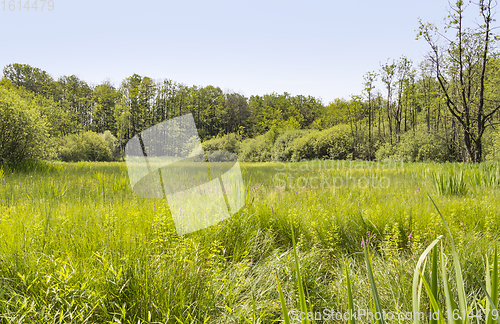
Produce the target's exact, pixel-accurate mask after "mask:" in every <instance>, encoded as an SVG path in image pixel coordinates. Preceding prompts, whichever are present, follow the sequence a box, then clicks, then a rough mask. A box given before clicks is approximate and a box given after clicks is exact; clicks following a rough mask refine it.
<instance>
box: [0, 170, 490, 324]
mask: <svg viewBox="0 0 500 324" xmlns="http://www.w3.org/2000/svg"><path fill="white" fill-rule="evenodd" d="M315 163H318V162H315ZM316 165H317V164H316ZM241 166H242V172H243V176H244V181H245V183H246V185H247V193H248V194H247V205H246V207H245V208H244V209H243V210H242V211H240V212H239V213H238V214H237V215H235V216H232V217H231V218H230V219H228V220H225V221H223V222H221V223H219V224H218V225H216V226H212V227H210V228H207V229H205V230H203V231H199V232H195V233H191V234H189V235H186V236H183V237H179V236H177V235H176V232H175V228H174V225H173V222H172V219H171V215H170V211H169V209H168V205H167V204H166V203H165V201H162V200H161V199H152V200H149V199H142V198H138V197H135V196H134V195H133V193H132V192H131V189H130V184H129V181H128V178H127V171H126V167H125V164H123V163H70V164H66V163H42V164H36V163H32V164H26V165H25V166H23V167H22V168H21V167H20V168H17V169H16V168H13V167H9V166H3V168H1V170H3V172H4V174H3V177H2V178H0V278H2V279H0V294H1V296H2V297H1V298H0V318H2V321H4V322H7V323H8V322H14V323H15V322H19V323H21V322H25V323H30V322H31V323H53V322H57V323H59V322H61V323H109V322H118V321H120V322H122V323H138V322H140V323H160V322H161V323H165V322H167V323H203V322H207V323H228V322H234V323H248V322H251V323H272V322H273V321H279V320H285V315H284V314H283V309H282V307H283V306H282V305H283V304H282V300H283V301H284V302H285V303H286V305H287V307H288V309H292V308H294V309H301V307H302V306H301V305H303V304H304V303H302V304H301V301H302V300H305V302H306V304H307V309H308V311H314V312H316V311H321V310H322V309H324V308H326V307H337V306H338V308H339V309H338V310H339V311H346V310H348V309H351V308H352V309H354V308H360V307H363V308H370V307H372V308H373V309H374V310H375V309H376V308H377V307H378V306H377V305H376V304H374V303H372V300H373V290H372V288H370V282H371V281H370V279H369V277H368V273H367V269H368V266H369V267H371V268H372V275H373V278H372V279H373V283H376V291H377V294H378V296H379V304H380V308H383V309H389V308H394V307H395V306H394V305H395V304H397V305H398V307H399V309H401V310H403V311H411V310H412V294H411V291H412V281H411V274H412V272H411V271H410V269H413V268H414V267H415V265H416V263H417V259H418V256H419V255H420V254H421V253H422V251H423V248H421V247H422V246H426V245H428V244H430V243H431V242H432V241H433V239H434V238H435V237H437V236H439V235H442V234H446V233H447V232H446V231H447V230H446V227H445V226H444V224H443V222H442V221H441V218H440V216H439V214H438V213H436V209H435V208H434V207H433V206H432V205H431V204H429V201H428V197H427V195H426V193H433V192H434V180H433V178H432V174H433V173H444V172H446V171H447V168H448V166H447V165H440V164H432V163H431V164H424V163H420V164H409V165H401V166H398V167H391V168H384V166H383V165H380V164H377V163H365V164H363V163H354V164H342V163H340V162H339V163H337V164H333V165H332V166H331V167H330V166H328V167H327V168H318V167H315V168H312V167H311V165H310V164H309V165H308V164H307V163H305V162H302V163H293V164H290V165H285V170H283V165H282V164H279V163H260V164H257V163H255V164H246V163H242V164H241ZM454 167H455V168H456V171H462V172H463V173H464V179H466V180H467V179H469V178H470V177H469V175H471V174H474V173H479V174H481V172H486V171H487V170H482V169H481V166H477V167H476V166H472V167H471V166H465V165H464V166H460V165H456V166H454ZM492 170H493V169H492ZM280 172H282V174H283V175H284V176H285V177H287V176H290V177H291V176H293V177H294V179H295V180H292V181H289V182H288V184H287V186H283V187H282V186H280V184H281V182H280V181H281V179H282V178H279V177H276V175H277V174H279V173H280ZM485 174H486V173H485ZM322 176H325V177H342V178H343V179H348V182H346V183H345V184H344V185H343V186H338V187H333V186H330V187H321V186H319V184H320V183H321V177H322ZM300 177H304V178H306V179H307V180H308V183H307V185H303V181H304V180H300V182H299V183H297V181H296V180H297V179H298V178H300ZM314 177H318V179H319V180H318V179H314ZM385 177H387V179H388V180H389V181H388V186H387V187H383V188H382V187H380V186H378V187H377V186H373V185H372V184H375V185H380V184H385V183H387V182H383V181H385V180H384V179H385ZM3 178H5V184H4V183H3ZM365 178H366V179H369V181H370V182H369V185H368V186H367V187H363V186H362V185H360V184H363V183H364V181H366V180H364V179H365ZM360 180H361V181H360ZM304 183H305V182H304ZM318 186H319V187H318ZM467 186H468V190H467V194H465V195H440V196H438V197H437V198H436V204H437V205H439V206H440V209H441V211H442V212H443V215H448V216H447V221H448V226H449V230H450V231H451V233H452V234H453V237H454V238H455V240H456V241H455V244H456V245H457V254H458V255H459V256H460V257H461V258H462V259H463V258H464V257H466V258H468V259H469V260H470V261H471V262H472V265H471V266H470V267H471V268H474V269H479V268H480V266H481V265H484V262H483V260H482V259H481V256H482V255H484V254H485V253H486V252H487V251H488V250H489V249H491V247H492V246H493V242H494V240H496V235H497V234H496V233H497V228H500V221H499V218H498V217H497V216H498V215H500V205H499V204H496V203H495V200H494V197H497V196H498V194H499V188H498V187H496V186H489V187H484V186H483V185H476V184H475V182H474V183H472V182H470V183H467ZM485 215H486V217H485ZM367 231H369V232H370V235H371V239H370V246H369V247H366V248H367V249H368V248H369V250H367V253H368V256H369V263H367V261H366V260H367V259H365V251H364V250H363V249H361V248H360V245H359V240H360V238H361V237H364V236H366V235H367ZM410 233H411V234H412V238H411V240H409V239H408V236H409V235H410ZM388 247H390V249H391V251H393V253H392V254H391V256H390V258H389V256H388V254H386V253H385V252H384V251H386V250H387V248H388ZM443 249H444V251H447V250H446V249H447V245H446V244H444V245H443ZM448 249H449V248H448ZM438 252H439V250H438ZM439 255H440V254H439V253H438V256H439ZM295 258H297V259H295ZM294 260H298V262H299V263H300V264H298V263H297V262H295V261H294ZM439 261H441V259H439ZM432 263H433V262H432V261H429V264H432ZM437 265H438V271H437V272H436V273H438V272H439V271H441V270H440V269H441V268H440V262H438V263H437ZM445 265H446V267H448V263H445ZM299 266H300V267H299ZM467 269H469V267H468V268H467ZM273 272H274V273H273ZM429 273H430V274H431V276H432V273H434V272H433V271H432V269H431V270H429V269H428V270H425V271H424V272H423V274H424V275H426V274H427V275H428V274H429ZM347 275H349V278H348V279H347ZM491 276H492V277H493V274H491ZM276 277H278V280H279V283H280V288H281V291H282V294H280V293H279V291H278V289H277V281H276V280H277V279H276ZM298 277H300V279H298ZM472 277H473V275H472V272H471V271H465V272H464V278H463V279H464V283H465V285H471V287H472V288H474V289H475V290H474V289H473V290H472V292H473V293H474V294H476V290H478V289H480V287H478V286H477V285H475V284H473V282H474V281H473V278H472ZM439 278H440V277H439ZM347 280H348V282H349V284H347ZM441 281H442V280H439V285H440V290H439V291H440V293H438V298H440V297H441V296H442V294H443V290H442V285H443V283H441ZM449 281H450V285H451V284H454V282H455V281H456V278H455V276H451V279H450V280H449ZM300 282H301V284H300ZM420 282H421V287H422V288H421V289H422V290H424V289H425V287H424V284H423V282H422V281H420ZM429 283H430V285H431V286H432V279H431V280H430V281H429ZM492 286H493V283H492ZM299 287H302V288H303V289H304V290H303V293H304V299H303V298H302V297H301V296H300V292H299V290H298V289H299ZM348 287H349V288H348ZM453 287H454V286H453ZM453 287H452V288H450V289H451V291H452V293H453V294H456V292H455V290H454V289H455V288H453ZM363 288H368V289H363ZM491 289H492V293H491V295H493V289H494V288H493V287H492V288H491ZM476 295H477V296H478V298H483V300H484V294H483V295H479V294H476ZM476 295H475V296H476ZM492 298H493V297H492ZM441 302H442V301H441ZM421 306H422V307H430V306H431V305H430V304H429V301H428V300H424V299H422V302H421ZM483 307H485V306H483Z"/></svg>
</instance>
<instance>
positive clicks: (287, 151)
mask: <svg viewBox="0 0 500 324" xmlns="http://www.w3.org/2000/svg"><path fill="white" fill-rule="evenodd" d="M309 133H310V131H308V130H287V131H285V132H283V133H282V134H281V135H280V136H279V137H278V138H277V139H276V140H275V141H274V145H273V148H272V150H271V156H272V160H273V161H290V160H291V158H292V154H293V151H292V143H293V141H295V140H296V139H298V138H301V137H302V136H305V135H307V134H309Z"/></svg>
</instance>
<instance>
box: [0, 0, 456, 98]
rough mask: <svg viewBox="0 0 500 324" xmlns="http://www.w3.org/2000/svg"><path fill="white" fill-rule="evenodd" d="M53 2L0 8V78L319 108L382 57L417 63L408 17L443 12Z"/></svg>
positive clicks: (352, 6)
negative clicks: (19, 75)
mask: <svg viewBox="0 0 500 324" xmlns="http://www.w3.org/2000/svg"><path fill="white" fill-rule="evenodd" d="M5 1H6V2H7V3H8V0H5ZM17 1H18V0H16V2H17ZM25 1H26V0H22V3H23V5H24V3H25ZM53 1H54V10H53V11H51V12H49V11H47V8H45V9H44V11H43V12H40V11H38V12H34V11H33V10H30V11H29V12H27V11H26V10H25V9H23V10H22V11H21V12H19V11H18V10H17V9H16V11H14V12H11V11H9V10H8V7H7V8H6V10H5V11H4V10H3V8H2V4H1V3H0V35H1V44H2V45H1V50H0V66H1V67H2V68H3V67H4V66H5V65H7V64H9V63H16V62H17V63H27V64H30V65H32V66H36V67H39V68H41V69H43V70H46V71H47V72H49V73H50V74H51V75H52V76H53V77H54V78H58V77H59V76H62V75H71V74H75V75H77V76H78V77H80V78H82V79H84V80H86V81H87V82H89V83H92V84H98V83H100V82H102V81H103V80H104V79H108V78H109V79H110V80H111V81H112V82H113V83H114V84H115V85H119V83H120V82H121V81H122V80H123V78H125V77H127V76H130V75H132V74H133V73H138V74H140V75H143V76H149V77H152V78H154V79H159V78H169V79H172V80H175V81H178V82H181V83H184V84H187V85H201V86H205V85H209V84H211V85H214V86H219V87H221V88H222V89H223V90H234V91H238V92H240V93H243V94H244V95H246V96H248V97H249V96H250V95H262V94H265V93H271V92H278V93H283V92H285V91H286V92H288V93H291V94H292V95H297V94H303V95H312V96H315V97H320V98H322V99H323V102H325V103H328V102H329V101H332V100H333V99H334V98H339V97H344V98H348V97H349V95H351V94H359V93H360V92H361V89H362V82H363V74H364V73H366V72H367V71H372V70H378V69H379V66H380V62H386V61H387V59H388V58H394V59H397V58H398V57H400V56H401V55H405V56H407V57H408V58H410V59H413V60H414V62H418V61H421V60H422V58H423V56H424V54H425V53H426V52H427V50H428V46H427V44H426V43H425V42H424V41H423V40H420V41H416V40H415V34H416V32H415V30H416V29H417V27H418V17H421V18H422V19H423V20H425V21H429V22H434V23H437V24H438V25H442V19H443V18H444V17H445V15H446V14H447V11H446V10H447V9H446V8H447V1H446V0H411V1H410V0H380V1H366V0H358V1H350V2H348V1H276V0H268V1H260V0H252V1H249V0H232V1H212V0H204V1H147V0H146V1H95V0H87V1H74V0H73V1H68V0H53ZM30 2H31V3H32V2H33V1H30ZM16 5H17V4H16Z"/></svg>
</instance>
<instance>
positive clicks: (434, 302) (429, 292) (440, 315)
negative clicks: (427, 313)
mask: <svg viewBox="0 0 500 324" xmlns="http://www.w3.org/2000/svg"><path fill="white" fill-rule="evenodd" d="M418 274H419V275H420V279H421V280H422V282H423V283H424V286H425V290H426V292H427V295H428V296H429V300H430V302H431V307H432V309H433V310H434V312H437V313H438V319H437V322H438V323H439V324H445V323H444V318H443V311H442V310H441V308H440V307H439V304H438V302H437V300H436V298H434V295H433V293H432V288H431V286H430V285H429V283H428V282H427V279H425V277H424V275H423V274H422V272H420V270H418Z"/></svg>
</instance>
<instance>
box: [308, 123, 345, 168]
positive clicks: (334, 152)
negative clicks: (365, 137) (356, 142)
mask: <svg viewBox="0 0 500 324" xmlns="http://www.w3.org/2000/svg"><path fill="white" fill-rule="evenodd" d="M315 150H316V157H317V158H319V159H338V160H345V159H347V158H348V157H351V156H352V153H353V141H352V138H351V137H350V130H349V126H347V125H337V126H334V127H332V128H328V129H326V130H324V131H322V132H320V134H319V136H318V139H317V140H316V148H315Z"/></svg>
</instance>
